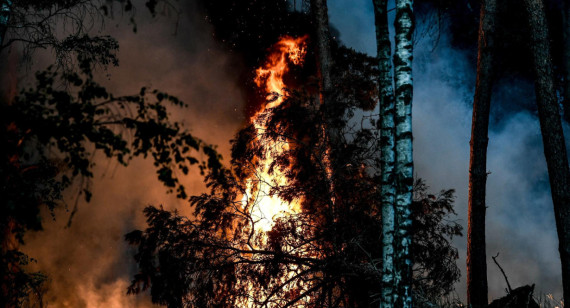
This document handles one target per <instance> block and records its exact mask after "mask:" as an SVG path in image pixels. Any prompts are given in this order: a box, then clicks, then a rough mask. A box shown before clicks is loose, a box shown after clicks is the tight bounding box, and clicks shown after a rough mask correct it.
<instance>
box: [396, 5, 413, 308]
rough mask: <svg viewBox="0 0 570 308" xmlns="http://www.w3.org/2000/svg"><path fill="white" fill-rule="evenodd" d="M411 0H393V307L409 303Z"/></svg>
mask: <svg viewBox="0 0 570 308" xmlns="http://www.w3.org/2000/svg"><path fill="white" fill-rule="evenodd" d="M412 5H413V0H396V20H395V21H394V25H395V28H396V52H395V54H394V73H395V76H394V77H395V78H394V84H395V104H396V106H395V108H396V116H395V125H396V170H395V176H396V179H395V181H396V208H395V217H396V234H395V236H396V243H397V245H396V254H395V260H396V273H395V283H396V290H397V292H396V297H395V306H396V307H399V308H407V307H411V306H412V287H411V285H412V283H411V282H412V258H411V256H410V244H411V241H412V238H411V234H410V231H411V227H412V219H411V204H412V190H413V184H414V174H413V169H414V162H413V150H412V95H413V84H412V51H413V47H412V34H413V32H414V16H413V10H412Z"/></svg>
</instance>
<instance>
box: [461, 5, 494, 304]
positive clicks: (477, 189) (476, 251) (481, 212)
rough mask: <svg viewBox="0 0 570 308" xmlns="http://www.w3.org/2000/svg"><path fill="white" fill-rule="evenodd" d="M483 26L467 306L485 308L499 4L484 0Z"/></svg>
mask: <svg viewBox="0 0 570 308" xmlns="http://www.w3.org/2000/svg"><path fill="white" fill-rule="evenodd" d="M480 15H481V16H480V23H479V49H478V56H477V83H476V85H475V97H474V99H473V119H472V121H471V142H470V147H471V152H470V153H471V155H470V159H469V205H468V206H469V221H468V230H467V303H468V305H469V304H470V305H473V307H483V306H486V305H487V304H488V300H487V258H486V252H485V250H486V247H485V212H486V203H485V197H486V184H487V144H488V140H489V138H488V131H489V110H490V105H491V92H492V88H493V87H492V86H493V69H494V67H495V65H494V63H493V61H494V52H495V50H494V47H495V32H496V31H495V19H496V15H497V4H496V2H495V1H494V0H486V1H483V3H482V5H481V13H480Z"/></svg>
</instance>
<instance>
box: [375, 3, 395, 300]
mask: <svg viewBox="0 0 570 308" xmlns="http://www.w3.org/2000/svg"><path fill="white" fill-rule="evenodd" d="M372 3H373V5H374V20H375V23H376V43H377V47H378V55H377V59H378V70H379V80H378V83H379V85H380V108H379V110H380V136H381V137H380V155H381V157H380V169H381V179H380V181H381V182H380V193H381V195H380V202H381V204H382V293H381V298H380V307H381V308H391V307H394V296H393V295H394V202H395V195H396V187H395V185H394V161H395V152H394V150H395V148H394V131H395V125H394V94H393V90H392V89H393V86H392V65H391V63H390V59H391V56H392V52H391V46H390V44H391V43H390V33H389V30H388V10H387V6H388V0H373V1H372Z"/></svg>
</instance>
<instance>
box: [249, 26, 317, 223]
mask: <svg viewBox="0 0 570 308" xmlns="http://www.w3.org/2000/svg"><path fill="white" fill-rule="evenodd" d="M306 40H307V36H303V37H299V38H292V37H289V36H285V37H282V38H281V39H280V40H279V41H278V42H277V43H276V44H275V46H274V47H275V51H274V52H272V53H271V54H270V55H269V57H268V59H267V62H266V63H265V64H264V65H263V66H262V67H260V68H258V69H257V70H256V78H255V83H256V85H257V86H258V87H260V88H263V89H264V90H265V92H266V93H267V101H268V103H267V104H266V105H265V106H264V107H263V108H262V109H261V110H260V111H258V112H257V113H256V114H255V115H254V116H253V117H252V119H251V122H252V124H253V125H254V126H255V128H256V130H257V131H258V132H263V131H265V130H266V129H267V123H266V122H267V118H268V117H267V115H268V113H269V112H271V108H274V107H277V106H279V105H280V104H281V103H282V102H283V100H284V98H285V97H286V95H287V94H286V93H285V91H284V88H285V83H284V81H283V77H284V76H285V74H286V73H287V72H288V71H289V68H290V66H291V65H302V64H303V61H304V57H305V54H306ZM258 138H260V137H259V136H258ZM268 147H269V148H271V153H269V155H268V158H267V159H265V160H264V161H262V162H261V164H260V165H261V167H260V168H259V170H256V176H254V177H253V178H251V179H250V180H249V181H248V183H247V193H246V194H245V195H244V197H243V203H244V204H247V203H248V202H251V203H253V204H251V216H252V218H253V219H254V221H255V222H256V223H255V229H256V230H257V231H264V232H266V231H269V230H271V228H272V227H273V225H274V221H275V219H277V218H278V217H283V216H284V215H289V214H292V213H295V212H298V211H299V206H298V204H295V203H288V202H285V201H283V200H281V199H280V198H279V197H278V196H275V195H271V194H270V190H271V188H272V187H275V186H281V185H285V184H286V181H287V180H286V178H285V176H284V175H283V174H282V173H281V172H279V170H274V172H273V173H271V174H269V172H268V169H269V165H270V164H271V162H272V157H276V156H278V155H280V154H281V153H283V151H286V150H287V149H288V144H287V140H285V138H283V140H279V142H271V144H269V146H268Z"/></svg>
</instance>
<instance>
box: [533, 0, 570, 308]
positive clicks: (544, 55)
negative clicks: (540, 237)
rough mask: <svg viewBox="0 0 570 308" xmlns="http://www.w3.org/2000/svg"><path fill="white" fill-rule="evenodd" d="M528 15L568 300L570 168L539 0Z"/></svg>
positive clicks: (537, 95)
mask: <svg viewBox="0 0 570 308" xmlns="http://www.w3.org/2000/svg"><path fill="white" fill-rule="evenodd" d="M524 4H525V6H526V10H527V12H528V15H529V26H530V27H529V29H530V39H531V46H532V47H531V48H532V53H533V59H534V71H535V75H536V76H535V92H536V102H537V105H538V116H539V119H540V130H541V132H542V142H543V145H544V156H545V157H546V165H547V167H548V175H549V178H550V190H551V193H552V202H553V204H554V215H555V220H556V229H557V231H558V241H559V246H558V250H559V252H560V260H561V262H562V285H563V292H564V300H565V301H566V302H568V301H570V188H569V187H570V170H569V168H568V156H567V155H566V146H565V143H564V134H563V131H562V121H561V119H560V110H559V107H558V101H557V97H556V89H555V87H554V74H553V68H552V58H551V56H550V45H549V41H548V25H547V23H546V15H545V12H544V5H543V3H542V1H541V0H525V1H524Z"/></svg>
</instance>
